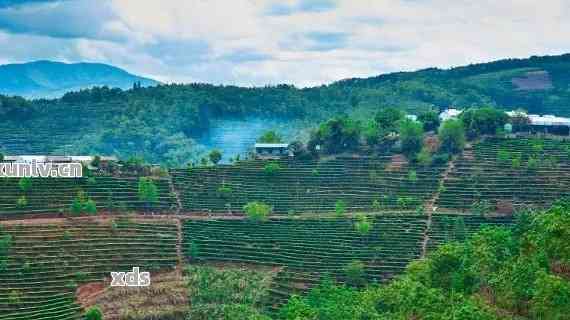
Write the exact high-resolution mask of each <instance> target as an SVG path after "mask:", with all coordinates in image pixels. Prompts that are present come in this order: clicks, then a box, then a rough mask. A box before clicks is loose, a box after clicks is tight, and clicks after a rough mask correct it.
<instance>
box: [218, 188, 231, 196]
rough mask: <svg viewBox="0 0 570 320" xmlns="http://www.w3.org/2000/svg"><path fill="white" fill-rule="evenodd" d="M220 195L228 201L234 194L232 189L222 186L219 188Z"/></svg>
mask: <svg viewBox="0 0 570 320" xmlns="http://www.w3.org/2000/svg"><path fill="white" fill-rule="evenodd" d="M218 194H219V195H220V197H221V198H223V199H227V198H229V197H230V196H231V194H232V188H231V187H228V186H226V185H222V186H220V187H219V188H218Z"/></svg>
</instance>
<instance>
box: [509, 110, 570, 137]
mask: <svg viewBox="0 0 570 320" xmlns="http://www.w3.org/2000/svg"><path fill="white" fill-rule="evenodd" d="M507 115H508V116H509V117H511V118H513V117H519V118H520V117H522V118H526V119H527V120H526V128H527V129H528V132H529V133H545V134H555V135H566V136H567V135H570V118H564V117H557V116H554V115H537V114H526V113H524V112H521V111H509V112H507ZM525 131H527V130H525Z"/></svg>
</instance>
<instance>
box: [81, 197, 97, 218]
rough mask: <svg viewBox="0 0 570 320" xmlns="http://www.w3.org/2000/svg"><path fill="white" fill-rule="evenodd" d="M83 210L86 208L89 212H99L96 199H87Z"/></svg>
mask: <svg viewBox="0 0 570 320" xmlns="http://www.w3.org/2000/svg"><path fill="white" fill-rule="evenodd" d="M83 210H85V212H87V214H92V215H94V214H97V205H96V204H95V201H93V200H92V199H89V200H87V201H86V202H85V204H84V205H83Z"/></svg>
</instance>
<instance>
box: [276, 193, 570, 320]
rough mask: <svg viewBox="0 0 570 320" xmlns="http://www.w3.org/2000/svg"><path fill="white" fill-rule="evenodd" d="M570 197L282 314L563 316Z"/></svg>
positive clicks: (329, 287) (319, 291)
mask: <svg viewBox="0 0 570 320" xmlns="http://www.w3.org/2000/svg"><path fill="white" fill-rule="evenodd" d="M569 241H570V202H568V201H566V202H563V201H560V202H557V203H556V204H555V205H554V206H553V207H552V208H551V209H549V210H548V211H546V212H536V213H530V212H526V213H521V214H520V216H519V217H518V221H517V224H516V225H515V227H514V228H509V229H507V228H501V227H488V228H484V229H483V230H481V231H480V232H478V233H476V234H474V235H473V236H471V237H470V238H469V239H468V240H467V241H466V242H463V243H461V242H452V243H448V244H445V245H442V246H441V247H439V248H438V249H437V250H436V251H435V252H433V253H432V254H431V255H429V257H428V259H425V260H418V261H415V262H413V263H411V264H410V265H409V266H408V268H407V271H406V273H405V274H404V275H402V276H400V277H398V278H397V279H396V280H394V281H393V282H391V283H390V284H388V285H385V286H377V285H374V284H371V285H369V286H366V287H365V288H356V287H354V286H347V285H338V284H335V283H333V282H332V281H331V280H328V281H325V282H323V283H322V284H320V285H319V286H317V287H316V288H314V289H312V290H311V292H310V293H309V294H308V295H307V296H304V297H299V296H294V297H293V298H291V300H289V302H288V303H287V305H285V306H284V307H283V308H282V309H281V312H280V315H281V318H283V319H291V320H293V319H328V320H333V319H338V320H348V319H402V320H403V319H434V320H435V319H473V320H475V319H553V320H562V319H568V318H569V314H570V282H569V281H568V277H569V274H568V266H569V265H570V251H569V250H568V249H569V247H568V242H569Z"/></svg>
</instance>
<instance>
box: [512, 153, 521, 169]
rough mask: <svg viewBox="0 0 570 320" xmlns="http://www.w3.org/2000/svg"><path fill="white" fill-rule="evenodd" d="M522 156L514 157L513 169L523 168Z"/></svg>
mask: <svg viewBox="0 0 570 320" xmlns="http://www.w3.org/2000/svg"><path fill="white" fill-rule="evenodd" d="M521 162H522V160H521V155H520V154H519V155H515V156H513V160H511V168H513V169H519V168H520V167H521Z"/></svg>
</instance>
